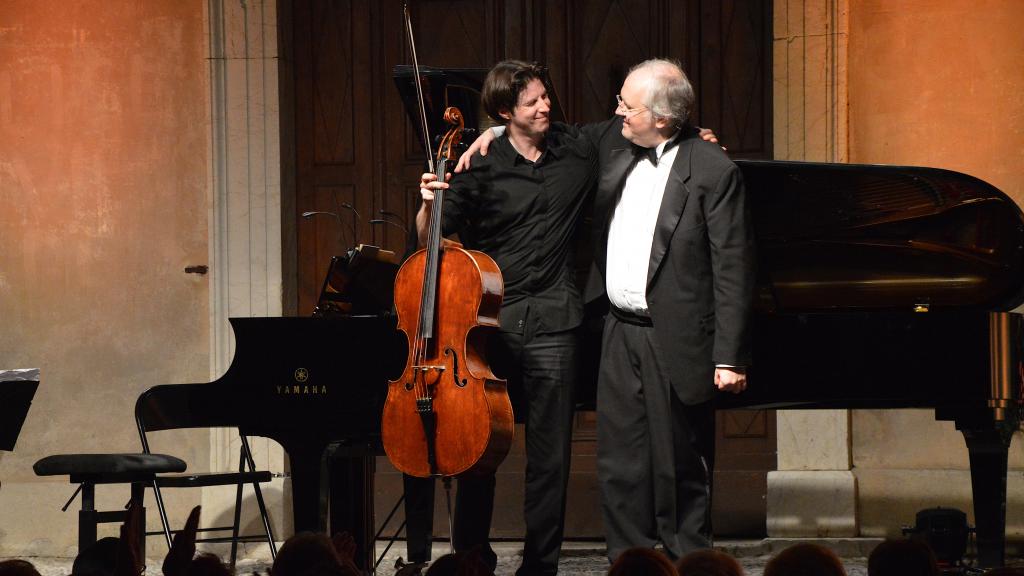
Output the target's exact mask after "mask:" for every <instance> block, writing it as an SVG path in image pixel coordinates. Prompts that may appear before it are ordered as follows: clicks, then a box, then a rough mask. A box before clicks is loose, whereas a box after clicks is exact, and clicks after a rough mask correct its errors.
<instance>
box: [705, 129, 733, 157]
mask: <svg viewBox="0 0 1024 576" xmlns="http://www.w3.org/2000/svg"><path fill="white" fill-rule="evenodd" d="M698 130H700V132H698V133H697V135H698V136H700V139H701V140H704V141H705V142H711V143H712V144H718V136H717V135H715V133H714V132H713V131H712V130H711V128H698ZM722 150H725V151H728V150H729V149H728V148H726V147H725V146H722Z"/></svg>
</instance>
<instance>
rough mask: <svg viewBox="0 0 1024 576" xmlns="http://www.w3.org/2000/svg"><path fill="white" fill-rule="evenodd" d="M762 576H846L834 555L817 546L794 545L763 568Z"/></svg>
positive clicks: (826, 549)
mask: <svg viewBox="0 0 1024 576" xmlns="http://www.w3.org/2000/svg"><path fill="white" fill-rule="evenodd" d="M764 576H846V569H845V568H843V563H842V562H841V561H840V560H839V557H838V556H836V553H835V552H833V551H831V550H829V549H828V548H825V547H824V546H821V545H819V544H811V543H804V544H795V545H793V546H790V547H789V548H786V549H785V550H783V551H782V552H779V553H778V555H776V556H775V557H774V558H772V559H771V560H769V561H768V563H767V564H765V566H764Z"/></svg>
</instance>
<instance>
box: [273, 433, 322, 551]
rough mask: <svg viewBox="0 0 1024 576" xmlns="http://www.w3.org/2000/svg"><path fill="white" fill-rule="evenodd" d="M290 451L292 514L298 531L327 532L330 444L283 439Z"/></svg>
mask: <svg viewBox="0 0 1024 576" xmlns="http://www.w3.org/2000/svg"><path fill="white" fill-rule="evenodd" d="M281 444H282V445H283V446H284V448H285V451H287V452H288V463H289V467H288V472H289V474H290V475H291V481H292V518H293V520H294V523H295V526H294V527H295V533H296V534H298V533H299V532H326V531H327V516H326V514H324V512H325V511H326V510H327V507H326V506H325V504H326V496H325V495H324V494H323V493H322V490H321V486H322V482H321V476H322V468H321V465H322V463H323V458H324V448H326V444H325V443H322V442H308V443H304V442H300V441H296V442H289V443H287V444H286V443H285V442H281Z"/></svg>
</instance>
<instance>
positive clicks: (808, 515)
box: [767, 470, 860, 538]
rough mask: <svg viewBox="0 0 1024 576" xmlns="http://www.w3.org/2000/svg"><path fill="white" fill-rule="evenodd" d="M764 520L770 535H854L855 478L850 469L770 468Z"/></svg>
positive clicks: (793, 536) (827, 536)
mask: <svg viewBox="0 0 1024 576" xmlns="http://www.w3.org/2000/svg"><path fill="white" fill-rule="evenodd" d="M767 524H768V525H767V528H768V536H769V538H851V537H854V536H857V535H858V533H859V528H860V527H859V525H858V521H857V478H856V477H855V476H854V475H853V472H851V471H849V470H807V471H804V470H786V471H774V472H769V473H768V522H767Z"/></svg>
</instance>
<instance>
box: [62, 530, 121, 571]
mask: <svg viewBox="0 0 1024 576" xmlns="http://www.w3.org/2000/svg"><path fill="white" fill-rule="evenodd" d="M117 545H118V539H117V538H114V537H113V536H108V537H106V538H100V539H99V540H97V541H95V542H93V543H92V544H90V545H88V546H86V547H85V548H83V549H82V550H79V551H78V556H76V557H75V562H74V564H72V565H71V576H110V575H112V574H113V573H114V567H115V565H116V564H117Z"/></svg>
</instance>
